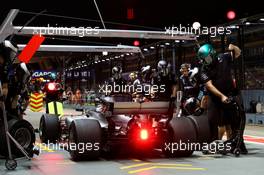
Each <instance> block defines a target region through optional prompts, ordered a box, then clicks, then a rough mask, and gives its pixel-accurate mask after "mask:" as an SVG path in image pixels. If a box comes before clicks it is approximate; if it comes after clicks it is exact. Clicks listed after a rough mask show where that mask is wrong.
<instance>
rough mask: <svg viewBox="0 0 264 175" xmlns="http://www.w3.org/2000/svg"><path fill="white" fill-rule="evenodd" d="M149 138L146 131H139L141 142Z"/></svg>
mask: <svg viewBox="0 0 264 175" xmlns="http://www.w3.org/2000/svg"><path fill="white" fill-rule="evenodd" d="M148 137H149V133H148V131H147V130H146V129H142V130H140V138H141V140H147V139H148Z"/></svg>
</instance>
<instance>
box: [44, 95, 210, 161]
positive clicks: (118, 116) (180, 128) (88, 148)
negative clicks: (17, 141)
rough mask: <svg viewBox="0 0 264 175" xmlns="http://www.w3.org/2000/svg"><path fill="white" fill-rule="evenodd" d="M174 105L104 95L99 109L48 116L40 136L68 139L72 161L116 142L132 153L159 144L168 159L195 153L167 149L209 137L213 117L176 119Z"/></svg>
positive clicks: (124, 96) (49, 139) (105, 149)
mask: <svg viewBox="0 0 264 175" xmlns="http://www.w3.org/2000/svg"><path fill="white" fill-rule="evenodd" d="M173 107H174V103H173V102H161V101H158V102H142V103H138V102H132V96H131V95H130V94H115V95H111V96H109V97H104V98H101V100H100V104H99V105H98V106H97V108H96V109H95V110H87V111H85V112H84V114H83V115H80V116H62V117H61V118H59V117H58V116H56V115H51V114H44V115H43V116H42V117H41V120H40V139H41V141H42V142H45V143H48V142H58V141H59V142H64V143H67V144H68V150H69V152H70V155H71V157H72V158H73V160H80V159H83V158H85V159H87V158H88V159H91V158H97V157H98V156H99V155H100V153H102V152H109V151H110V150H111V145H123V144H125V145H127V147H125V148H129V151H130V152H131V151H135V152H138V153H139V152H146V151H149V150H151V149H155V148H158V149H162V151H163V153H164V154H165V155H166V156H169V157H177V156H190V155H192V153H193V151H194V150H188V149H187V148H186V149H184V150H182V149H181V150H180V149H173V151H172V149H170V148H168V147H169V146H170V145H171V144H172V143H174V144H173V145H175V143H180V142H182V143H187V142H188V143H192V142H195V143H196V142H205V141H207V140H208V138H209V135H208V133H209V125H208V120H207V118H206V117H205V116H199V117H196V116H190V117H173ZM71 146H74V147H71ZM166 147H167V149H166ZM72 148H74V149H72ZM83 148H85V149H83ZM123 148H124V147H123Z"/></svg>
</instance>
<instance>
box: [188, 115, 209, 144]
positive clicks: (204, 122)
mask: <svg viewBox="0 0 264 175" xmlns="http://www.w3.org/2000/svg"><path fill="white" fill-rule="evenodd" d="M188 117H189V118H190V119H191V120H192V121H193V123H194V125H195V127H196V132H197V142H198V143H209V142H210V140H211V133H210V127H209V120H208V117H207V115H201V116H192V115H190V116H188Z"/></svg>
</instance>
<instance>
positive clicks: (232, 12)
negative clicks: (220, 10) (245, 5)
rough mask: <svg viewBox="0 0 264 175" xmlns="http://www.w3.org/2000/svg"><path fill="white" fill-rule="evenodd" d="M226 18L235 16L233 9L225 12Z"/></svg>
mask: <svg viewBox="0 0 264 175" xmlns="http://www.w3.org/2000/svg"><path fill="white" fill-rule="evenodd" d="M226 16H227V18H228V19H234V18H235V17H236V13H235V12H234V11H233V10H230V11H228V12H227V14H226Z"/></svg>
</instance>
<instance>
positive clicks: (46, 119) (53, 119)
mask: <svg viewBox="0 0 264 175" xmlns="http://www.w3.org/2000/svg"><path fill="white" fill-rule="evenodd" d="M39 137H40V140H41V142H42V143H46V144H47V143H56V142H57V141H58V139H59V137H60V123H59V118H58V116H57V115H54V114H43V115H42V116H41V118H40V123H39Z"/></svg>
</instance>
